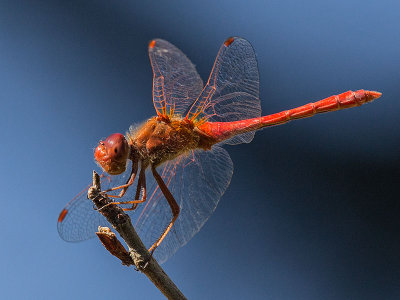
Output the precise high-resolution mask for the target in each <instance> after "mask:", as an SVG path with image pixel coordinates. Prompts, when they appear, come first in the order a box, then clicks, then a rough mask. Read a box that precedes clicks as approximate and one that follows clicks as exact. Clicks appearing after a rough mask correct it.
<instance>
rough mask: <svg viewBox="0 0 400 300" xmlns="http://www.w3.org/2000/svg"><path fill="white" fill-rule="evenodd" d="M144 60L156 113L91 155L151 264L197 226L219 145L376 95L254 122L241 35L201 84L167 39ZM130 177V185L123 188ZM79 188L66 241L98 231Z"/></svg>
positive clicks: (100, 220)
mask: <svg viewBox="0 0 400 300" xmlns="http://www.w3.org/2000/svg"><path fill="white" fill-rule="evenodd" d="M149 55H150V61H151V65H152V68H153V74H154V77H153V102H154V107H155V109H156V113H157V115H156V116H155V117H152V118H150V119H148V120H147V121H145V122H144V123H143V124H141V125H139V126H132V127H131V128H130V129H129V131H128V132H127V133H126V135H125V136H124V135H122V134H119V133H115V134H112V135H110V136H109V137H108V138H107V139H105V140H104V141H100V143H99V145H98V146H97V148H96V150H95V159H96V161H97V163H98V164H99V165H100V166H101V168H102V169H103V170H104V171H105V173H103V177H102V184H103V188H105V191H106V192H107V193H108V195H109V196H110V197H116V198H120V199H119V200H120V201H119V202H116V203H117V204H121V205H123V206H124V207H125V210H126V211H127V213H128V214H130V216H131V217H132V218H133V222H134V223H133V224H135V227H136V230H137V231H138V233H139V235H140V237H141V238H142V240H143V242H144V243H145V244H146V245H147V246H148V247H149V251H152V252H153V251H154V250H155V249H156V248H158V250H157V251H155V253H154V255H155V257H156V258H157V259H158V260H159V262H164V261H166V260H167V259H168V258H169V257H170V256H171V255H172V254H174V253H175V252H176V251H177V249H178V248H179V247H181V246H183V245H185V244H186V243H187V242H188V241H189V240H190V239H191V238H192V237H193V236H194V235H195V234H196V233H197V232H198V231H199V230H200V229H201V227H202V226H203V225H204V223H205V222H206V221H207V219H208V218H209V217H210V215H211V214H212V213H213V212H214V210H215V208H216V206H217V204H218V201H219V199H220V198H221V196H222V195H223V194H224V192H225V190H226V188H227V187H228V185H229V183H230V180H231V177H232V173H233V164H232V161H231V159H230V157H229V154H228V153H227V152H226V151H225V150H224V149H223V148H222V146H223V145H224V144H228V145H236V144H240V143H249V142H250V141H251V140H252V139H253V137H254V133H255V131H256V130H258V129H261V128H264V127H268V126H274V125H279V124H284V123H286V122H288V121H290V120H294V119H300V118H307V117H311V116H313V115H315V114H317V113H323V112H328V111H335V110H340V109H344V108H350V107H354V106H360V105H362V104H364V103H367V102H370V101H372V100H374V99H376V98H379V97H380V96H381V93H379V92H373V91H365V90H358V91H355V92H353V91H348V92H345V93H342V94H340V95H336V96H331V97H329V98H326V99H323V100H320V101H317V102H314V103H309V104H306V105H303V106H300V107H297V108H294V109H290V110H285V111H283V112H279V113H276V114H272V115H268V116H261V107H260V100H259V75H258V67H257V61H256V56H255V53H254V50H253V47H252V46H251V45H250V43H249V42H248V41H246V40H245V39H242V38H237V37H231V38H229V39H227V40H226V41H225V42H224V43H223V44H222V46H221V48H220V50H219V52H218V55H217V58H216V60H215V62H214V66H213V68H212V71H211V74H210V77H209V79H208V81H207V83H206V85H205V86H204V85H203V82H202V80H201V78H200V76H199V74H198V73H197V71H196V69H195V67H194V65H193V64H192V63H191V62H190V60H189V59H188V58H187V57H186V56H185V55H184V54H183V53H182V52H181V51H180V50H179V49H178V48H176V47H175V46H173V45H172V44H170V43H169V42H167V41H164V40H160V39H156V40H153V41H151V42H150V44H149ZM107 173H108V174H107ZM137 174H138V175H137ZM116 175H118V176H116ZM136 177H138V180H137V183H136V189H134V188H129V187H130V186H131V185H133V184H134V183H135V179H136ZM86 190H87V189H86ZM86 190H84V191H82V192H81V193H80V194H79V195H78V196H77V197H75V198H74V199H72V201H71V202H70V203H68V204H67V205H66V207H65V208H64V209H63V210H62V212H61V213H60V216H59V218H58V232H59V234H60V236H61V237H62V238H63V239H64V240H66V241H81V240H85V239H88V238H90V237H92V236H94V235H95V231H96V230H97V227H98V226H99V225H100V226H107V221H106V220H105V219H104V217H103V216H102V215H101V214H99V213H98V212H97V211H95V210H93V207H92V203H91V201H89V200H87V199H86Z"/></svg>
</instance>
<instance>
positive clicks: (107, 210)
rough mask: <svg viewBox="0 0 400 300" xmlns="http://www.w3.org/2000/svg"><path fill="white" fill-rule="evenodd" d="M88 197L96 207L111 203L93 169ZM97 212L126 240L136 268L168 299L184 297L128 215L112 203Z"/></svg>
mask: <svg viewBox="0 0 400 300" xmlns="http://www.w3.org/2000/svg"><path fill="white" fill-rule="evenodd" d="M88 198H89V199H90V200H92V201H93V203H94V204H95V206H96V207H97V208H102V207H103V206H104V205H106V204H109V203H112V201H111V200H110V199H109V198H108V197H107V196H106V195H105V194H103V193H101V186H100V176H99V175H98V174H97V173H96V172H95V171H93V186H92V187H91V188H90V189H89V191H88ZM99 212H100V213H101V214H102V215H103V216H104V217H106V219H107V220H108V222H110V224H111V225H112V226H113V227H114V229H115V230H116V231H118V233H119V234H120V235H121V237H122V239H123V240H124V241H125V242H126V244H127V246H128V249H129V254H130V256H131V258H132V260H133V263H134V264H135V266H136V268H137V270H139V271H141V272H143V273H144V274H145V275H146V276H147V277H148V278H149V279H150V280H151V281H152V282H153V283H154V285H155V286H156V287H157V288H158V289H159V290H160V291H161V292H162V293H163V294H164V295H165V296H166V297H167V298H168V299H174V300H175V299H186V298H185V296H184V295H183V294H182V292H181V291H180V290H179V289H178V287H177V286H176V285H175V284H174V282H173V281H172V280H171V279H170V278H169V277H168V275H167V274H166V273H165V272H164V270H163V269H162V268H161V266H160V265H159V264H158V263H157V261H156V260H155V259H154V258H153V257H151V256H150V254H149V252H148V251H147V249H146V247H145V246H144V244H143V242H142V241H141V240H140V238H139V236H138V235H137V233H136V231H135V229H134V228H133V226H132V223H131V219H130V218H129V216H128V215H127V214H126V213H125V212H124V211H123V210H122V209H121V208H120V207H119V206H118V205H114V204H110V205H107V206H106V207H104V208H103V209H101V210H100V211H99Z"/></svg>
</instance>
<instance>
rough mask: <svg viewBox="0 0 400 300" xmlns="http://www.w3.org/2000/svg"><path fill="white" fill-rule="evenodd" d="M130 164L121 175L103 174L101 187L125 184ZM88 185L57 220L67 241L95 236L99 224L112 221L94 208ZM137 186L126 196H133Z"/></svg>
mask: <svg viewBox="0 0 400 300" xmlns="http://www.w3.org/2000/svg"><path fill="white" fill-rule="evenodd" d="M130 170H131V168H130V165H129V166H128V167H127V171H126V172H125V173H124V174H122V175H119V176H110V175H105V173H104V174H102V175H101V188H102V190H106V189H108V188H111V187H115V186H119V185H121V184H124V183H125V182H126V181H127V179H128V178H129V175H130ZM90 186H91V184H90V185H88V186H87V187H86V188H85V189H84V190H82V191H81V192H80V193H79V194H78V195H77V196H76V197H75V198H73V199H72V200H71V201H70V202H69V203H68V204H67V205H66V206H65V207H64V209H63V210H62V211H61V213H60V216H59V218H58V222H57V229H58V233H59V235H60V237H61V238H62V239H63V240H65V241H67V242H79V241H83V240H87V239H89V238H92V237H94V236H95V233H96V232H97V228H98V226H108V227H110V223H108V221H107V220H106V219H105V218H104V217H103V216H102V215H101V214H100V213H99V212H97V211H96V210H94V208H93V202H92V201H91V200H89V199H87V191H88V189H89V187H90ZM134 192H135V188H131V189H128V192H127V194H128V195H126V198H130V197H133V194H134Z"/></svg>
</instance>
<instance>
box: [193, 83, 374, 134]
mask: <svg viewBox="0 0 400 300" xmlns="http://www.w3.org/2000/svg"><path fill="white" fill-rule="evenodd" d="M380 96H381V93H379V92H374V91H365V90H358V91H355V92H353V91H348V92H345V93H342V94H339V95H335V96H331V97H328V98H325V99H323V100H320V101H317V102H314V103H309V104H306V105H303V106H300V107H297V108H293V109H290V110H285V111H282V112H279V113H276V114H272V115H268V116H263V117H259V118H253V119H247V120H240V121H235V122H206V123H204V124H202V125H200V126H199V129H200V130H201V131H202V132H204V133H205V134H206V135H208V136H210V137H213V138H215V139H216V140H217V141H218V142H220V141H223V140H225V139H228V138H231V137H233V136H235V135H237V134H241V133H245V132H248V131H253V130H258V129H261V128H263V127H267V126H274V125H279V124H283V123H286V122H289V121H290V120H295V119H302V118H308V117H312V116H313V115H315V114H318V113H324V112H329V111H335V110H340V109H345V108H350V107H354V106H360V105H362V104H364V103H368V102H371V101H373V100H374V99H376V98H379V97H380Z"/></svg>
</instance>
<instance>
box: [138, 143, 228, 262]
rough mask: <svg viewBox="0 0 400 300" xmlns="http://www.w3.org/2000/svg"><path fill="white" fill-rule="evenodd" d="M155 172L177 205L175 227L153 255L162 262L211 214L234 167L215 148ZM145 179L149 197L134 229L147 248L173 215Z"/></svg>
mask: <svg viewBox="0 0 400 300" xmlns="http://www.w3.org/2000/svg"><path fill="white" fill-rule="evenodd" d="M158 171H159V173H160V175H161V176H162V178H163V180H164V182H165V184H166V185H167V186H168V188H169V190H170V192H171V193H172V195H173V196H174V198H175V200H176V201H177V203H178V204H179V206H180V214H179V216H178V218H177V219H176V221H175V224H174V226H172V228H171V231H170V232H169V233H168V235H167V236H166V238H165V239H164V241H163V242H162V243H161V245H160V246H159V247H158V248H157V250H156V251H155V252H154V255H155V257H156V258H157V260H158V261H159V262H160V263H162V262H165V261H166V260H167V259H168V258H169V257H170V256H171V255H173V254H174V253H175V252H176V251H177V250H178V249H179V248H180V247H182V246H183V245H185V244H186V243H187V242H188V241H189V240H190V239H191V238H192V237H193V236H194V235H195V234H196V233H197V232H198V231H199V230H200V229H201V227H202V226H203V225H204V223H205V222H206V221H207V220H208V218H209V217H210V216H211V214H212V213H213V212H214V210H215V208H216V207H217V204H218V202H219V199H220V198H221V196H222V195H223V193H224V192H225V190H226V188H227V187H228V185H229V183H230V180H231V177H232V173H233V164H232V161H231V159H230V157H229V154H228V153H227V152H226V151H225V150H224V149H222V148H220V147H218V146H214V147H213V148H212V149H211V150H210V151H193V152H191V153H190V154H188V155H187V156H181V157H179V158H177V159H175V160H174V161H170V162H168V163H166V164H164V165H163V166H161V167H159V168H158ZM147 178H148V179H149V180H148V181H149V183H150V184H149V188H150V189H149V194H148V195H149V196H150V198H149V200H148V202H147V203H146V204H145V205H144V207H143V211H142V212H141V213H140V214H137V219H136V222H135V223H136V225H135V228H136V230H137V232H138V234H139V236H140V237H141V239H142V241H143V242H144V243H145V244H146V246H147V247H150V246H151V245H152V244H153V243H154V242H155V241H156V240H157V238H158V237H159V236H160V234H161V233H162V231H163V230H164V229H165V228H166V226H167V225H168V223H169V222H170V221H171V219H172V213H171V208H170V206H169V205H168V202H167V200H166V199H165V197H164V196H163V194H162V193H161V191H160V189H159V188H158V186H157V184H156V183H155V180H154V178H153V177H152V176H151V172H149V174H148V177H147ZM135 223H134V224H135Z"/></svg>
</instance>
